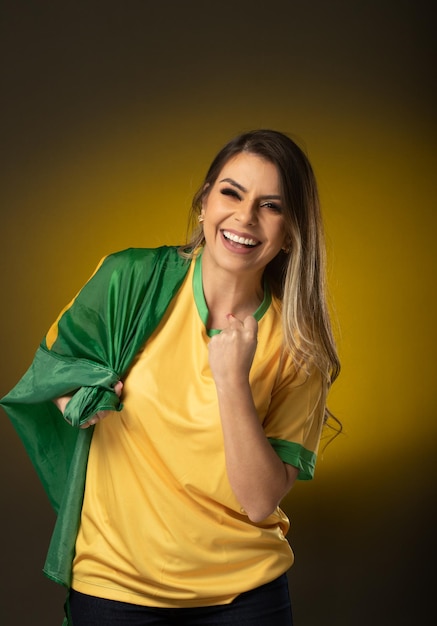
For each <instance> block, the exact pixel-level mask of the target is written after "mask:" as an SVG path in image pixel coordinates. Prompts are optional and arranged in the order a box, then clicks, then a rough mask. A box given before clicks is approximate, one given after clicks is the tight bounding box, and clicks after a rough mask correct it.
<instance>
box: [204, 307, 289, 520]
mask: <svg viewBox="0 0 437 626" xmlns="http://www.w3.org/2000/svg"><path fill="white" fill-rule="evenodd" d="M228 321H229V326H228V328H226V329H224V330H223V331H222V332H221V333H220V334H218V335H215V336H214V337H212V339H211V341H210V344H209V362H210V367H211V371H212V375H213V377H214V381H215V384H216V389H217V396H218V403H219V410H220V417H221V420H222V429H223V438H224V447H225V457H226V469H227V473H228V478H229V482H230V484H231V487H232V489H233V491H234V494H235V496H236V498H237V500H238V501H239V503H240V504H241V506H242V508H243V509H244V511H245V512H246V514H247V515H248V517H249V519H250V520H251V521H253V522H260V521H262V520H264V519H266V517H268V516H269V515H270V514H271V513H273V511H274V510H275V509H276V507H277V506H278V504H279V503H280V501H281V500H282V498H283V497H284V496H285V495H286V494H287V493H288V491H289V490H290V489H291V487H292V486H293V483H294V481H295V480H296V477H297V474H298V470H297V468H295V467H293V466H292V465H288V464H287V463H284V462H283V461H282V460H281V459H280V458H279V456H278V455H277V454H276V452H275V451H274V449H273V448H272V446H271V444H270V442H269V441H268V439H267V437H266V436H265V433H264V430H263V427H262V425H261V424H260V421H259V418H258V414H257V411H256V407H255V405H254V402H253V396H252V391H251V388H250V384H249V372H250V368H251V366H252V362H253V358H254V355H255V350H256V346H257V330H258V324H257V322H256V320H255V318H254V317H253V316H249V317H247V318H246V319H245V320H244V321H241V320H238V319H237V318H236V317H233V316H229V317H228Z"/></svg>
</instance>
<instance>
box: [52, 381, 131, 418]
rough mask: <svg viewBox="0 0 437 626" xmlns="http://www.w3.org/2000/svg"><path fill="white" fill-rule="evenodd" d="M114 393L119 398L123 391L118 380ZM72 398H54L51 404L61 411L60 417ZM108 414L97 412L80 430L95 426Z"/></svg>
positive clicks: (106, 412) (107, 412)
mask: <svg viewBox="0 0 437 626" xmlns="http://www.w3.org/2000/svg"><path fill="white" fill-rule="evenodd" d="M114 391H115V393H116V394H117V396H118V397H119V398H120V396H121V392H122V391H123V383H122V382H121V380H119V381H118V383H116V384H115V386H114ZM72 397H73V396H61V397H60V398H55V399H54V400H53V402H54V403H55V404H56V406H57V407H58V409H59V410H60V411H61V413H62V415H64V412H65V407H66V406H67V404H68V403H69V401H70V400H71V398H72ZM110 412H111V411H98V412H97V413H96V414H95V415H93V416H92V417H90V419H89V420H88V421H87V422H85V424H82V426H80V428H88V427H89V426H92V425H94V424H97V422H99V421H100V420H102V419H104V418H105V417H107V416H108V415H109V413H110Z"/></svg>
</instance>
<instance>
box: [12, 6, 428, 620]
mask: <svg viewBox="0 0 437 626" xmlns="http://www.w3.org/2000/svg"><path fill="white" fill-rule="evenodd" d="M1 10H2V32H1V36H0V42H1V43H0V45H1V51H2V54H1V58H2V65H3V67H2V92H3V93H2V104H1V106H2V111H1V130H2V133H1V134H2V139H1V148H2V149H1V171H0V177H1V179H0V201H1V204H0V215H1V248H0V263H1V294H2V295H1V302H2V306H1V307H0V332H1V356H2V358H1V378H0V395H4V393H6V392H7V391H8V390H9V389H10V388H11V387H12V386H13V385H14V384H15V382H16V381H17V380H18V378H19V377H20V376H21V375H22V374H23V372H24V370H25V369H26V368H27V366H28V365H29V363H30V361H31V359H32V356H33V353H34V351H35V349H36V346H37V344H38V343H39V341H40V339H41V337H42V336H43V335H44V334H45V332H46V330H47V328H48V326H49V325H50V323H51V322H52V321H53V320H54V318H55V317H56V315H57V313H58V312H59V310H60V309H61V308H62V307H63V306H64V305H65V304H66V302H68V301H69V300H70V298H71V297H72V296H73V295H74V294H75V292H76V291H77V290H78V289H79V288H80V286H81V285H82V284H83V283H84V281H85V280H86V279H87V278H88V276H89V275H90V273H91V272H92V271H93V269H94V267H95V265H96V264H97V262H98V261H99V259H100V258H101V257H102V256H103V255H104V254H107V253H108V252H111V251H114V250H118V249H122V248H125V247H129V246H156V245H160V244H164V243H179V242H180V241H182V240H184V238H185V231H186V216H187V212H188V208H189V206H190V200H191V197H192V195H193V193H194V191H195V190H196V189H197V186H198V185H199V184H200V182H201V180H202V177H203V175H204V173H205V170H206V168H207V166H208V165H209V162H210V160H211V159H212V158H213V156H214V155H215V153H216V152H217V150H218V149H219V148H220V147H221V146H222V145H223V144H224V143H225V142H226V141H227V140H228V139H229V138H231V137H232V136H234V135H235V134H236V133H238V132H240V131H242V130H248V129H251V128H256V127H270V128H275V129H277V130H282V131H284V132H287V133H290V134H291V136H292V137H294V138H295V139H296V140H297V141H298V143H300V145H302V146H303V147H304V148H305V149H306V151H307V153H308V155H309V157H310V160H311V162H312V164H313V166H314V169H315V171H316V175H317V177H318V181H319V186H320V195H321V199H322V205H323V209H324V215H325V223H326V232H327V240H328V252H329V280H330V288H331V295H332V302H333V310H335V317H336V320H337V322H336V326H337V327H338V330H337V336H338V343H339V350H340V355H341V359H342V364H343V370H342V374H341V377H340V379H339V380H338V382H337V383H336V384H335V387H334V388H333V390H332V394H331V398H330V406H331V409H332V410H333V411H334V413H335V414H336V415H337V416H338V417H339V418H340V419H341V421H342V422H343V424H344V435H342V436H341V437H340V438H338V439H337V440H336V441H335V442H334V443H332V444H331V445H330V446H328V448H327V449H326V451H325V452H324V454H323V458H322V459H321V460H320V461H319V464H318V467H317V472H316V478H315V480H314V481H313V482H312V483H310V484H299V485H298V486H297V487H296V488H295V489H294V490H293V492H292V493H291V495H290V496H289V497H287V499H286V501H285V503H284V507H285V509H286V511H287V513H288V514H289V515H290V516H291V518H292V532H291V535H290V540H291V543H292V545H293V547H294V549H295V553H296V563H295V565H294V567H293V569H292V571H291V573H290V585H291V590H292V596H293V604H294V611H295V619H296V624H297V626H316V625H317V624H322V623H323V624H324V626H343V625H344V626H352V625H353V626H360V625H361V624H362V625H363V626H364V625H366V626H367V625H368V624H372V626H377V625H384V626H385V625H388V624H392V623H393V624H394V623H396V624H397V625H403V624H419V623H420V624H425V623H430V622H429V621H428V620H429V619H430V618H429V609H430V600H431V597H430V596H429V589H430V586H429V585H430V583H429V581H428V578H427V575H426V573H425V572H426V570H427V566H428V564H430V563H431V564H432V563H433V559H434V555H435V541H434V531H435V517H433V509H434V505H435V496H436V489H435V485H436V483H435V454H436V444H435V441H436V435H437V422H436V412H437V411H436V405H437V402H436V391H435V387H436V365H435V362H436V358H435V350H436V295H435V282H436V280H435V259H436V253H435V248H436V243H435V241H436V221H437V218H436V201H435V198H436V196H437V189H436V177H437V176H436V171H437V167H436V165H437V163H436V160H437V159H436V132H435V131H436V127H435V117H434V115H435V113H434V111H435V108H434V107H435V86H434V83H435V78H436V77H435V71H434V67H435V45H434V43H433V37H434V35H433V29H432V20H431V3H430V2H425V1H423V0H419V1H417V2H415V3H413V2H409V1H407V0H405V1H398V2H395V1H394V0H392V1H388V0H385V1H384V0H380V1H377V0H370V1H369V2H366V3H364V2H358V1H353V0H352V1H349V2H346V1H341V0H332V1H331V2H329V3H328V2H323V1H322V0H319V1H316V0H313V1H311V0H309V1H308V2H293V1H292V0H289V1H286V0H271V1H270V2H255V1H254V0H252V1H246V0H244V1H240V2H239V1H238V0H235V1H234V2H230V1H223V2H219V3H215V4H213V3H211V4H210V3H205V2H201V1H200V0H197V1H193V2H190V1H187V2H183V3H182V2H181V3H179V2H176V1H173V2H166V3H161V4H158V3H155V2H153V3H152V2H148V1H146V0H143V1H141V0H135V1H134V0H129V1H128V2H114V1H112V0H111V1H107V2H74V3H73V2H58V3H48V2H27V3H24V2H23V3H22V2H5V3H2V8H1ZM1 417H2V419H1V421H0V437H1V438H0V447H1V453H0V470H1V473H0V475H1V489H2V492H1V496H2V515H1V520H2V521H1V524H2V537H3V540H4V545H3V550H2V568H1V570H2V574H1V575H2V579H3V580H2V581H1V585H0V621H1V623H2V624H5V625H6V626H15V625H19V624H20V625H21V624H23V623H25V622H26V621H27V618H28V617H29V615H30V616H31V622H32V624H33V625H34V626H39V625H41V626H52V625H53V626H55V625H58V624H60V622H61V621H62V618H61V613H62V601H63V597H64V592H63V591H62V590H60V589H58V588H57V587H56V585H54V584H52V583H49V582H47V581H46V580H45V579H44V578H43V576H42V575H41V573H40V570H41V567H42V563H43V560H44V556H45V551H46V547H47V542H48V539H49V536H50V532H51V528H52V525H53V515H52V513H51V511H50V509H49V505H48V502H47V501H46V498H45V495H44V493H43V492H42V488H41V487H40V485H39V483H38V481H37V480H36V477H35V475H34V472H33V469H32V468H31V466H30V463H29V461H28V460H27V458H26V456H25V454H24V452H23V450H22V448H21V444H20V443H19V441H18V439H17V437H16V435H15V433H14V432H13V430H12V428H11V426H10V424H9V422H8V421H7V419H6V418H5V417H4V414H2V416H1ZM30 607H31V608H30Z"/></svg>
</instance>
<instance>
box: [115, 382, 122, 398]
mask: <svg viewBox="0 0 437 626" xmlns="http://www.w3.org/2000/svg"><path fill="white" fill-rule="evenodd" d="M114 391H115V393H116V394H117V396H118V397H120V396H121V392H122V391H123V383H122V381H121V380H119V381H118V383H116V384H115V385H114Z"/></svg>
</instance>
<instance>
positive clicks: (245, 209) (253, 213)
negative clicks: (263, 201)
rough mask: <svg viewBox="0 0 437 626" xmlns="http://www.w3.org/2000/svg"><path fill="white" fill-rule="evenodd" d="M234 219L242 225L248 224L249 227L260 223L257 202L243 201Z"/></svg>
mask: <svg viewBox="0 0 437 626" xmlns="http://www.w3.org/2000/svg"><path fill="white" fill-rule="evenodd" d="M234 218H235V220H236V221H237V222H240V224H246V225H247V226H253V225H254V224H256V222H257V221H258V212H257V206H256V203H255V202H251V201H248V200H247V201H244V200H242V201H241V202H240V203H239V204H238V208H237V209H236V211H235V215H234Z"/></svg>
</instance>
